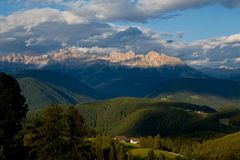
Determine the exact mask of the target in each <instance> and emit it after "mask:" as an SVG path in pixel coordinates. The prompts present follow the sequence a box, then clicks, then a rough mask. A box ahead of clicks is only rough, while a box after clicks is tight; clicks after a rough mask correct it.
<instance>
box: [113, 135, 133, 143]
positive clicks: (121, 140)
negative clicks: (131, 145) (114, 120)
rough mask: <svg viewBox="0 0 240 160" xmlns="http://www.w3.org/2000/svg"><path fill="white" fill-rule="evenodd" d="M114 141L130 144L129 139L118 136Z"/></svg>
mask: <svg viewBox="0 0 240 160" xmlns="http://www.w3.org/2000/svg"><path fill="white" fill-rule="evenodd" d="M114 140H117V141H119V142H129V139H128V138H127V137H126V136H116V137H115V138H114Z"/></svg>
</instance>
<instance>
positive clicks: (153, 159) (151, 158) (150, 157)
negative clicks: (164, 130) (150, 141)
mask: <svg viewBox="0 0 240 160" xmlns="http://www.w3.org/2000/svg"><path fill="white" fill-rule="evenodd" d="M147 159H148V160H156V156H155V154H154V151H153V150H150V151H148V156H147Z"/></svg>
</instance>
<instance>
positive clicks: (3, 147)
mask: <svg viewBox="0 0 240 160" xmlns="http://www.w3.org/2000/svg"><path fill="white" fill-rule="evenodd" d="M26 113H27V105H26V104H25V98H24V97H23V96H22V95H21V89H20V87H19V85H18V82H17V81H16V80H15V79H14V78H13V77H11V76H9V75H7V74H5V73H0V157H1V159H6V160H12V159H16V157H18V159H24V157H23V156H24V150H23V147H22V141H21V139H20V138H19V137H18V136H17V135H18V133H19V131H20V130H21V129H22V120H23V118H24V117H25V116H26Z"/></svg>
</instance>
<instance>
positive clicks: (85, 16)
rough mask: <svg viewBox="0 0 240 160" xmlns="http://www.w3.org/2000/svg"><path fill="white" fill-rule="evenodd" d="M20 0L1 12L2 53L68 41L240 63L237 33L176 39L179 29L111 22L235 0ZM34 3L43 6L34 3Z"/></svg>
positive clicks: (192, 60)
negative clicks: (4, 13)
mask: <svg viewBox="0 0 240 160" xmlns="http://www.w3.org/2000/svg"><path fill="white" fill-rule="evenodd" d="M18 3H24V4H25V6H26V8H25V9H24V10H21V11H17V12H13V13H12V14H10V15H7V16H0V54H9V53H38V54H41V53H46V52H51V51H54V50H58V49H61V48H66V47H72V46H77V47H82V48H94V47H95V49H99V48H113V49H116V50H120V51H123V52H126V51H128V50H133V51H135V52H137V53H147V52H148V51H150V50H156V51H158V52H162V53H166V54H169V55H172V56H177V57H179V58H181V59H183V60H184V61H186V62H187V63H188V64H190V65H193V66H202V65H205V66H211V67H219V66H223V65H224V66H229V67H236V66H238V67H240V60H239V55H240V34H235V35H230V36H223V37H219V38H212V39H206V40H198V41H193V42H189V43H183V42H178V39H179V38H181V37H182V36H184V33H182V32H177V33H175V34H173V33H156V32H153V31H151V30H150V29H148V28H143V27H138V26H118V25H114V22H115V21H133V22H144V21H147V20H148V19H153V18H162V17H165V16H169V15H172V14H173V13H175V12H177V11H181V10H186V9H190V8H198V7H202V6H206V5H222V6H224V7H228V8H236V7H240V1H239V0H212V1H209V0H194V1H193V0H181V1H176V0H162V1H159V0H120V1H116V0H90V1H85V0H72V1H69V0H68V1H66V0H44V1H43V0H23V1H19V2H18ZM36 3H37V4H42V5H43V6H42V7H38V8H34V7H33V6H34V4H36ZM40 6H41V5H40ZM46 6H48V7H46ZM49 6H50V7H49ZM59 6H62V7H60V8H59Z"/></svg>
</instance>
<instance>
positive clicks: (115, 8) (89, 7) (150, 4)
mask: <svg viewBox="0 0 240 160" xmlns="http://www.w3.org/2000/svg"><path fill="white" fill-rule="evenodd" d="M23 1H27V4H29V3H30V4H31V3H42V4H45V5H46V3H51V4H55V5H58V6H59V5H60V6H65V7H66V8H65V9H73V10H74V11H75V12H77V13H78V14H80V15H82V16H83V15H84V16H85V18H87V19H89V20H90V19H91V20H105V21H134V22H136V21H139V22H143V21H146V20H148V19H151V18H161V17H163V18H164V17H169V16H170V17H171V16H172V15H171V14H172V13H174V12H176V11H181V10H186V9H191V8H198V7H202V6H206V5H222V6H224V7H228V8H236V7H240V1H239V0H181V1H180V0H23Z"/></svg>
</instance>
